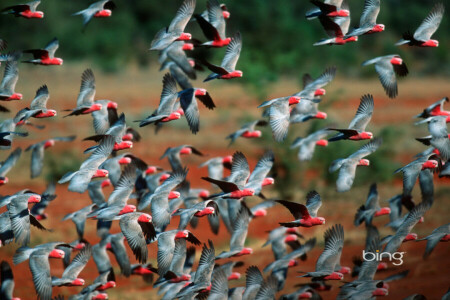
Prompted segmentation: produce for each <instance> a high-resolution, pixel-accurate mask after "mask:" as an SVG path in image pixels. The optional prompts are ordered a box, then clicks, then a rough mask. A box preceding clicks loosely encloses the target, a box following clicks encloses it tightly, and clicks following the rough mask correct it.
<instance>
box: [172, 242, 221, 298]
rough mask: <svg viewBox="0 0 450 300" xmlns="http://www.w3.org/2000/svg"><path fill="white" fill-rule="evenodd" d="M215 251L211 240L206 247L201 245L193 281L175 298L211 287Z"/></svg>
mask: <svg viewBox="0 0 450 300" xmlns="http://www.w3.org/2000/svg"><path fill="white" fill-rule="evenodd" d="M214 258H215V249H214V244H213V243H212V241H211V240H208V245H207V244H206V243H205V244H203V248H202V254H201V256H200V261H199V264H198V267H197V270H196V271H195V276H194V280H193V281H192V282H191V283H190V284H188V285H186V286H185V287H183V288H182V289H181V290H180V291H179V292H178V293H177V294H176V297H177V298H179V297H183V296H186V295H189V294H190V293H195V292H199V291H202V290H204V289H206V288H208V287H209V286H210V285H211V275H212V272H213V269H214Z"/></svg>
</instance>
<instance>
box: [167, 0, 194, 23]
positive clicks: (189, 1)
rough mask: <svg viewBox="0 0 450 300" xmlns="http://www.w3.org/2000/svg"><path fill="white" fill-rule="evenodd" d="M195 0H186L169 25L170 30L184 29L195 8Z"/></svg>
mask: <svg viewBox="0 0 450 300" xmlns="http://www.w3.org/2000/svg"><path fill="white" fill-rule="evenodd" d="M195 2H196V1H195V0H185V1H184V2H183V4H182V5H181V7H180V8H179V9H178V11H177V14H176V16H175V18H174V19H173V20H172V22H171V23H170V26H169V31H184V28H185V27H186V25H187V23H188V22H189V20H190V19H191V16H192V14H193V13H194V10H195Z"/></svg>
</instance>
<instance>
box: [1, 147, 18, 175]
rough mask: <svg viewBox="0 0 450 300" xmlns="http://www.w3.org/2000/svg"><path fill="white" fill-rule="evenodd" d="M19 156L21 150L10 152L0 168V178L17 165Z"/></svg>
mask: <svg viewBox="0 0 450 300" xmlns="http://www.w3.org/2000/svg"><path fill="white" fill-rule="evenodd" d="M21 154H22V149H21V148H17V149H16V150H14V151H13V152H11V154H10V155H9V156H8V158H7V159H6V160H5V162H4V163H3V164H2V165H1V167H0V176H1V177H4V176H5V175H6V174H7V173H8V172H9V171H10V170H11V169H12V167H14V165H15V164H16V163H17V160H19V158H20V155H21Z"/></svg>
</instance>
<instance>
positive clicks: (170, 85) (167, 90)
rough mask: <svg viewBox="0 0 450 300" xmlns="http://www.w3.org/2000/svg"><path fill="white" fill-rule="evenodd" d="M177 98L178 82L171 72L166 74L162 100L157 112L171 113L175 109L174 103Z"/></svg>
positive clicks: (162, 113) (160, 113)
mask: <svg viewBox="0 0 450 300" xmlns="http://www.w3.org/2000/svg"><path fill="white" fill-rule="evenodd" d="M176 100H177V82H176V81H175V79H174V78H173V76H172V75H171V74H170V73H167V74H166V75H164V78H163V90H162V92H161V101H160V103H159V106H158V109H157V113H158V114H159V115H170V114H171V113H172V111H173V104H174V103H175V101H176Z"/></svg>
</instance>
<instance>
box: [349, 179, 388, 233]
mask: <svg viewBox="0 0 450 300" xmlns="http://www.w3.org/2000/svg"><path fill="white" fill-rule="evenodd" d="M390 213H391V209H390V208H389V207H380V204H379V195H378V190H377V184H376V183H373V184H372V185H371V186H370V189H369V194H368V195H367V200H366V203H365V204H364V205H361V206H360V207H359V208H358V211H357V212H356V214H355V221H354V224H355V226H359V225H360V224H361V223H363V222H365V223H366V224H369V225H371V224H372V219H373V218H374V217H379V216H383V215H388V214H390Z"/></svg>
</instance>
